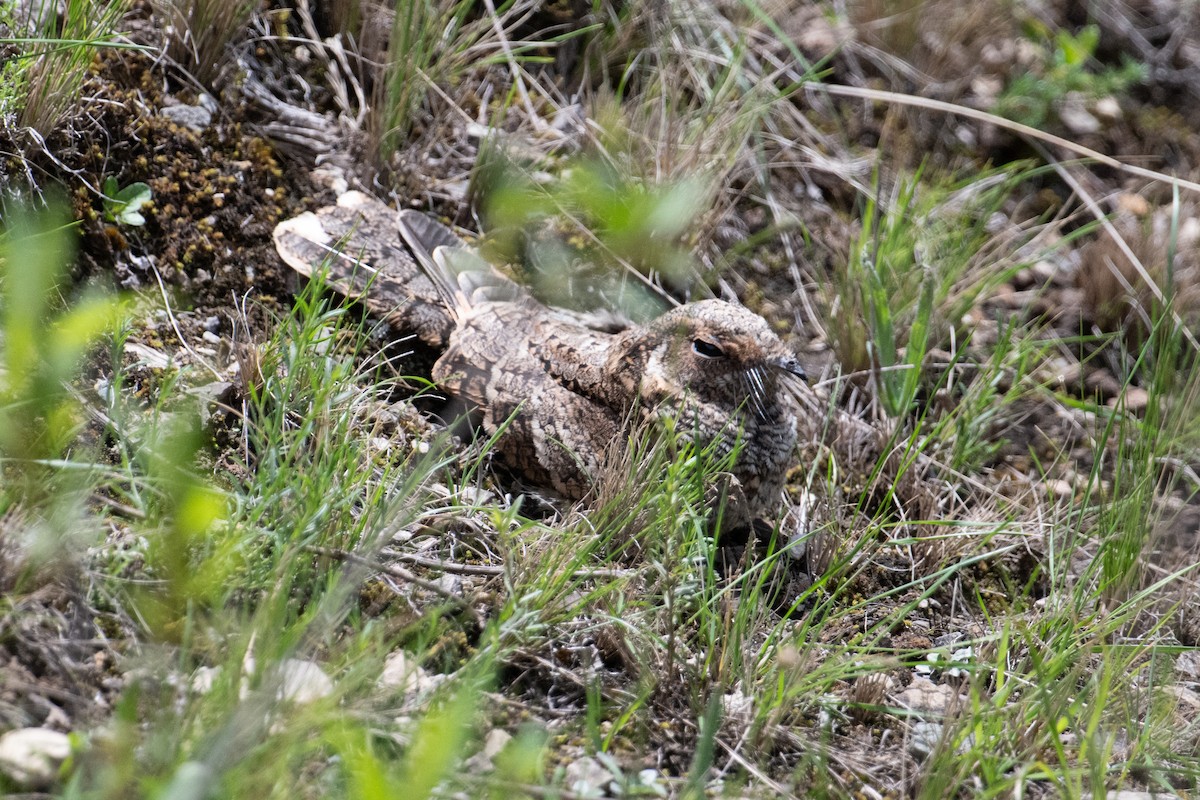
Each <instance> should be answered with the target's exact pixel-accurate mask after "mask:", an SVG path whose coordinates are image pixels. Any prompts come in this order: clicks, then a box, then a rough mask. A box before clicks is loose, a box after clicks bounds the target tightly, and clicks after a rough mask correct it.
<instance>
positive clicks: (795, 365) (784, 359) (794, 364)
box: [767, 355, 808, 383]
mask: <svg viewBox="0 0 1200 800" xmlns="http://www.w3.org/2000/svg"><path fill="white" fill-rule="evenodd" d="M767 363H768V364H769V365H770V366H772V367H774V368H775V369H780V370H783V371H784V372H787V373H790V374H792V375H795V376H796V377H797V378H799V379H800V380H802V381H804V382H805V383H807V382H808V375H807V373H805V372H804V367H802V366H800V362H799V361H798V360H797V359H796V357H795V356H792V355H786V356H775V357H774V358H771V359H768V360H767Z"/></svg>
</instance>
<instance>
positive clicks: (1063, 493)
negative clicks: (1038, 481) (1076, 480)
mask: <svg viewBox="0 0 1200 800" xmlns="http://www.w3.org/2000/svg"><path fill="white" fill-rule="evenodd" d="M1043 485H1044V486H1045V487H1046V494H1048V495H1050V496H1051V497H1055V498H1058V499H1060V500H1065V499H1070V498H1072V497H1074V496H1075V486H1074V484H1072V483H1071V482H1070V481H1064V480H1060V479H1057V478H1056V479H1055V480H1052V481H1046V482H1045V483H1044V484H1043Z"/></svg>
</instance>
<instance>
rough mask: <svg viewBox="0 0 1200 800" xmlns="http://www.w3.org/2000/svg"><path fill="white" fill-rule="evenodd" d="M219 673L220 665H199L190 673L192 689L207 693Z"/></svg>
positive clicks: (198, 692) (197, 692)
mask: <svg viewBox="0 0 1200 800" xmlns="http://www.w3.org/2000/svg"><path fill="white" fill-rule="evenodd" d="M220 674H221V668H220V667H200V668H199V669H197V670H196V671H195V672H193V673H192V691H193V692H195V693H196V694H208V693H209V692H211V691H212V688H213V686H214V685H215V684H216V682H217V677H218V676H219V675H220Z"/></svg>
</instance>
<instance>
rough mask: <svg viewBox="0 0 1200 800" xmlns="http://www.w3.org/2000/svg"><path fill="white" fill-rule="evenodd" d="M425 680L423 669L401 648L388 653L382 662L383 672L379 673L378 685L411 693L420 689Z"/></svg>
mask: <svg viewBox="0 0 1200 800" xmlns="http://www.w3.org/2000/svg"><path fill="white" fill-rule="evenodd" d="M427 681H428V676H427V675H426V674H425V670H424V669H422V668H421V666H420V665H419V664H417V663H416V662H414V661H413V660H412V659H411V658H409V656H408V654H407V653H405V652H404V651H403V650H397V651H396V652H394V653H391V654H390V655H388V657H387V660H386V661H384V662H383V672H381V673H380V675H379V681H378V685H379V686H381V687H385V688H395V689H399V690H400V691H402V692H404V693H405V694H411V693H413V692H417V691H420V689H421V686H422V685H423V684H424V683H426V682H427Z"/></svg>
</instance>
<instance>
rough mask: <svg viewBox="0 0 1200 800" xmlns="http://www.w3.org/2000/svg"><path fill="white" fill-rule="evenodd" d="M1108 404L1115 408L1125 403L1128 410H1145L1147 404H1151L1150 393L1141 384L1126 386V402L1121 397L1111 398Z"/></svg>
mask: <svg viewBox="0 0 1200 800" xmlns="http://www.w3.org/2000/svg"><path fill="white" fill-rule="evenodd" d="M1107 405H1108V406H1109V407H1110V408H1115V407H1116V406H1118V405H1124V407H1125V410H1126V411H1133V412H1138V411H1145V410H1146V406H1148V405H1150V393H1149V392H1147V391H1146V390H1145V389H1143V388H1142V387H1140V386H1127V387H1126V388H1125V395H1124V402H1122V401H1121V398H1120V397H1113V398H1110V399H1109V401H1108V403H1107Z"/></svg>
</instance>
